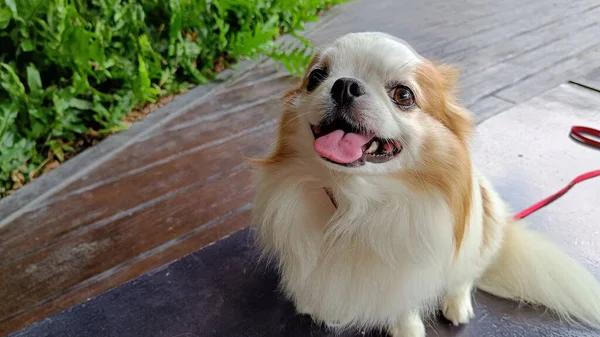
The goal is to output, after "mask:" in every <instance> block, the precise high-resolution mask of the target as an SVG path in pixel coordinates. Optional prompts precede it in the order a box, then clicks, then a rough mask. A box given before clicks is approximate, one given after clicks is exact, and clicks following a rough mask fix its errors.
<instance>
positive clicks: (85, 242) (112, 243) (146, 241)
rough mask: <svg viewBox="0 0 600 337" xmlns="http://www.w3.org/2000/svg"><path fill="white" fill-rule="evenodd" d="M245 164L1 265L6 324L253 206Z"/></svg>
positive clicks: (2, 314) (0, 311) (1, 317)
mask: <svg viewBox="0 0 600 337" xmlns="http://www.w3.org/2000/svg"><path fill="white" fill-rule="evenodd" d="M245 168H247V166H246V167H245ZM245 168H243V169H237V170H236V171H234V172H231V173H230V174H228V175H226V176H224V177H221V178H220V179H218V180H215V181H213V182H211V183H210V184H206V185H204V184H199V186H195V187H193V188H190V189H189V190H187V191H185V192H184V193H180V194H177V195H174V196H173V197H171V198H168V199H166V200H159V201H157V202H156V203H154V204H153V205H152V207H147V208H145V209H143V210H142V211H138V212H136V214H135V216H131V215H125V216H124V217H122V218H120V219H117V220H115V221H112V222H110V223H107V224H106V225H104V226H102V227H95V228H92V229H90V230H89V231H86V232H85V233H81V234H80V235H77V236H73V237H70V238H68V239H66V240H65V241H64V242H62V243H61V244H60V245H52V246H48V247H45V248H44V249H42V250H38V251H36V252H35V253H34V254H30V255H28V256H26V257H25V258H23V259H20V260H18V261H15V262H12V263H9V264H7V265H4V266H2V267H0V274H1V275H6V277H3V278H1V279H0V289H2V294H1V295H0V298H2V299H3V300H4V305H3V306H2V308H1V309H0V325H1V322H2V321H3V320H6V319H7V318H8V317H11V316H14V315H15V314H18V313H19V312H21V311H22V310H26V309H27V308H29V307H32V306H36V305H39V304H40V303H43V302H46V301H48V300H50V299H52V297H53V296H55V295H56V294H60V293H61V291H63V290H64V289H69V288H71V287H74V286H76V285H77V284H79V283H80V282H84V281H85V280H87V279H89V278H91V277H94V276H95V275H97V274H100V273H102V272H104V271H106V270H108V269H110V268H114V267H115V266H118V265H120V264H122V263H125V262H127V261H129V260H131V259H134V258H135V257H136V256H138V255H140V254H143V253H144V252H147V251H150V250H153V249H156V247H160V246H161V245H163V244H164V243H166V242H168V241H170V240H173V239H176V238H179V237H181V236H183V235H185V234H187V233H189V232H191V231H193V230H194V229H195V228H197V227H201V226H203V224H211V223H212V222H213V221H215V219H219V218H221V217H223V216H226V215H227V214H229V213H230V212H231V210H235V209H238V208H240V207H243V206H245V205H248V203H249V202H251V196H252V190H251V187H250V172H249V171H248V170H247V169H245ZM23 271H25V272H23Z"/></svg>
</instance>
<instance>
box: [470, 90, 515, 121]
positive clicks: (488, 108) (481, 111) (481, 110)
mask: <svg viewBox="0 0 600 337" xmlns="http://www.w3.org/2000/svg"><path fill="white" fill-rule="evenodd" d="M513 106H514V104H512V103H510V102H507V101H505V100H503V99H500V98H497V97H494V96H486V97H483V98H481V99H479V100H478V101H477V102H475V103H473V104H471V105H469V106H468V107H467V108H468V109H469V110H471V111H472V112H473V114H474V115H475V120H476V121H477V123H481V122H483V121H484V120H486V119H488V118H490V117H492V116H494V115H497V114H499V113H500V112H502V111H505V110H508V109H510V108H512V107H513Z"/></svg>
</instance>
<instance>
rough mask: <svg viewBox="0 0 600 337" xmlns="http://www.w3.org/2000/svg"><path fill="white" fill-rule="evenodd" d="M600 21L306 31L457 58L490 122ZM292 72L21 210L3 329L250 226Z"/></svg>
mask: <svg viewBox="0 0 600 337" xmlns="http://www.w3.org/2000/svg"><path fill="white" fill-rule="evenodd" d="M599 16H600V4H599V3H598V1H597V0H577V1H571V0H549V1H537V0H527V1H521V0H507V1H502V2H497V1H491V0H481V1H475V0H468V1H458V0H451V1H442V0H424V1H407V0H380V1H369V0H359V1H352V2H349V3H347V4H345V5H343V6H339V7H335V8H333V9H332V10H331V11H330V12H329V13H327V14H326V15H325V17H324V18H323V20H321V21H319V22H317V23H315V24H313V25H311V26H309V29H308V31H307V32H306V36H307V37H308V38H310V39H312V40H313V41H314V42H316V43H318V44H327V43H330V42H331V41H333V39H335V38H336V37H338V36H339V35H341V34H344V33H347V32H351V31H365V30H371V31H374V30H377V31H384V32H388V33H391V34H393V35H396V36H398V37H400V38H403V39H405V40H407V41H408V42H409V43H411V44H413V45H414V46H415V48H416V49H417V51H419V52H420V53H422V54H423V55H424V56H426V57H430V58H436V59H441V60H444V61H447V62H451V63H455V64H457V65H458V67H459V68H462V76H461V87H462V89H463V91H462V96H461V97H462V99H463V102H464V104H465V105H466V106H468V107H469V108H470V109H471V110H473V111H474V112H475V114H476V115H477V118H478V120H479V121H481V120H484V119H486V118H489V117H491V116H493V115H496V114H498V113H500V112H502V111H504V110H506V109H509V108H510V107H512V106H513V104H516V103H520V102H523V101H524V100H528V99H530V98H531V97H533V96H535V95H537V94H539V93H541V92H543V91H546V90H548V89H550V88H552V87H554V86H556V85H558V84H560V83H563V82H566V81H568V80H571V79H575V78H579V77H581V76H584V75H585V73H586V72H588V71H592V70H593V69H596V68H599V67H600V49H599V48H600V45H599V44H600V41H599V40H598V36H600V24H599V23H598V22H597V20H598V19H597V18H598V17H599ZM295 81H296V80H295V79H293V78H291V77H290V76H288V75H287V74H286V73H285V72H284V71H283V70H282V69H276V68H275V66H274V65H273V63H272V62H265V63H262V64H260V65H259V66H256V67H255V68H253V69H252V70H251V71H246V72H244V73H243V75H242V76H240V77H238V78H236V79H235V80H233V81H228V82H224V83H222V84H219V85H215V86H214V90H213V89H211V90H212V91H211V93H210V95H209V96H203V97H202V104H197V105H193V108H186V109H187V110H185V111H181V113H179V114H178V115H177V116H175V117H174V118H172V119H171V120H170V121H166V122H165V123H162V124H160V125H158V126H157V127H155V128H153V129H152V130H150V131H149V132H148V133H146V134H144V136H143V137H139V138H136V139H135V141H132V142H131V143H130V144H128V145H127V147H126V148H124V149H120V151H119V152H115V153H114V155H112V157H110V159H108V160H106V161H104V162H102V164H101V165H99V166H98V167H96V168H94V169H91V170H89V171H88V172H86V173H85V174H83V175H82V176H81V177H79V178H77V179H74V181H72V182H70V183H69V184H66V185H65V186H62V187H61V188H60V189H58V190H57V191H56V192H53V193H52V195H50V196H49V197H48V198H45V199H44V200H38V201H35V202H34V203H30V204H27V205H25V206H24V207H26V208H23V214H20V215H19V216H16V218H15V219H14V220H13V221H11V222H10V223H9V224H8V225H7V226H5V227H2V228H0V242H1V244H0V335H3V334H6V333H8V332H10V331H14V330H16V329H18V328H21V327H23V326H24V325H26V324H30V323H32V322H33V321H35V320H38V319H41V318H43V317H46V316H48V315H49V314H52V313H55V312H57V311H60V310H64V309H66V308H67V307H69V306H72V305H74V304H77V303H79V302H81V301H84V300H86V299H87V298H89V297H92V296H95V295H98V294H100V293H102V292H104V291H106V290H107V289H110V288H112V287H114V286H116V285H119V284H121V283H123V282H125V281H127V280H130V279H132V278H134V277H136V276H139V275H141V274H143V273H145V272H147V271H149V270H151V269H153V268H156V267H158V266H160V265H161V264H164V263H166V262H168V261H171V260H173V259H176V258H178V257H181V256H182V255H184V254H188V253H190V252H192V251H194V250H197V249H198V248H200V247H202V246H203V245H206V244H208V243H210V242H213V241H214V240H216V239H218V238H220V237H222V236H224V235H227V234H228V233H231V232H233V231H235V230H238V229H240V228H243V227H245V226H247V225H248V221H249V218H248V214H249V213H248V212H249V209H250V207H251V200H252V191H251V190H250V180H249V172H248V166H247V163H246V161H245V157H252V156H258V155H261V154H263V153H265V152H266V151H267V150H268V149H269V147H270V146H271V144H272V141H273V135H274V127H275V122H276V120H277V118H278V114H279V107H280V102H279V97H280V96H281V94H282V93H283V92H285V91H286V90H287V89H288V88H289V87H290V86H291V85H292V84H293V83H294V82H295ZM186 99H188V100H191V101H193V98H192V99H190V97H188V96H186ZM182 109H183V108H182ZM117 136H118V135H117ZM74 160H77V158H75V159H74ZM80 166H81V165H80ZM12 204H14V203H12ZM4 205H11V203H4ZM14 211H17V209H0V214H11V213H13V212H14Z"/></svg>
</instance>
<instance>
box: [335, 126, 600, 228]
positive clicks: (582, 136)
mask: <svg viewBox="0 0 600 337" xmlns="http://www.w3.org/2000/svg"><path fill="white" fill-rule="evenodd" d="M586 135H589V136H592V137H597V138H598V139H600V130H596V129H592V128H588V127H585V126H574V127H572V128H571V133H570V134H569V136H570V137H571V138H573V140H575V141H576V142H578V143H581V144H583V145H587V146H591V147H593V148H596V149H599V150H600V142H598V141H595V140H593V139H590V138H589V137H587V136H586ZM598 176H600V170H594V171H590V172H586V173H584V174H582V175H580V176H578V177H577V178H575V179H573V181H571V182H570V183H569V184H568V185H567V186H565V187H563V188H562V189H561V190H560V191H558V192H556V193H554V194H552V195H551V196H549V197H547V198H546V199H544V200H542V201H539V202H537V203H535V204H533V205H532V206H530V207H528V208H526V209H524V210H522V211H521V212H519V213H517V214H515V216H514V217H513V219H515V220H519V219H523V218H525V217H526V216H528V215H530V214H531V213H534V212H536V211H538V210H540V209H541V208H544V207H546V206H548V205H549V204H551V203H552V202H553V201H555V200H556V199H558V198H560V197H562V196H563V195H564V194H565V193H567V192H568V191H569V190H570V189H571V188H572V187H573V186H575V185H577V184H579V183H580V182H582V181H585V180H588V179H591V178H594V177H598ZM325 193H327V196H328V197H329V199H330V200H331V202H332V203H333V206H335V207H336V208H337V204H336V202H335V199H333V195H332V193H331V191H329V190H328V189H325Z"/></svg>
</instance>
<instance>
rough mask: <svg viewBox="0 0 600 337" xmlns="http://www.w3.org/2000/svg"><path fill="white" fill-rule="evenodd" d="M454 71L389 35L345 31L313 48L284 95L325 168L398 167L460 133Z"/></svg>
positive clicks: (465, 121)
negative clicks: (313, 52) (304, 67)
mask: <svg viewBox="0 0 600 337" xmlns="http://www.w3.org/2000/svg"><path fill="white" fill-rule="evenodd" d="M455 77H456V72H455V71H454V70H453V69H451V68H449V67H446V66H435V65H434V64H432V63H430V62H428V61H427V60H424V59H423V58H421V57H420V56H419V55H418V54H417V53H416V52H415V51H414V50H413V49H412V48H411V47H410V46H408V45H407V44H406V43H405V42H403V41H401V40H399V39H396V38H394V37H392V36H389V35H386V34H382V33H357V34H349V35H346V36H344V37H342V38H340V39H338V40H337V41H335V42H334V43H333V44H332V45H331V46H329V47H328V48H325V49H323V50H322V51H320V52H319V53H317V55H316V56H315V57H314V59H313V61H312V62H311V65H310V66H309V69H308V70H307V72H306V74H305V77H304V81H303V83H302V85H301V86H300V87H299V88H297V89H295V90H293V91H292V92H291V93H290V94H289V95H287V96H286V100H287V105H288V107H289V110H291V113H292V114H295V117H294V118H293V119H295V120H297V121H298V123H295V124H296V127H297V128H302V132H300V134H301V135H303V138H304V139H303V140H302V141H303V142H307V143H311V144H312V149H313V154H314V155H316V156H319V157H320V158H321V159H322V160H323V163H324V164H325V165H326V166H327V167H329V168H330V169H333V170H340V171H346V172H354V173H375V174H378V173H390V172H401V171H403V170H407V169H413V168H416V167H417V166H419V165H420V163H421V164H422V162H423V151H428V149H427V147H428V146H429V147H432V148H435V149H437V150H441V148H443V147H444V146H446V145H444V144H443V143H444V142H461V141H464V138H466V137H467V133H468V131H469V130H470V127H471V124H470V118H469V116H468V113H466V112H465V111H463V110H462V109H460V108H458V106H457V105H456V104H455V102H454V96H453V93H452V87H453V85H454V81H455ZM290 119H292V118H290ZM307 130H310V131H309V132H307ZM427 144H429V145H427ZM448 145H450V146H451V147H454V145H452V144H448ZM455 145H456V144H455ZM429 151H431V149H429Z"/></svg>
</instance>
